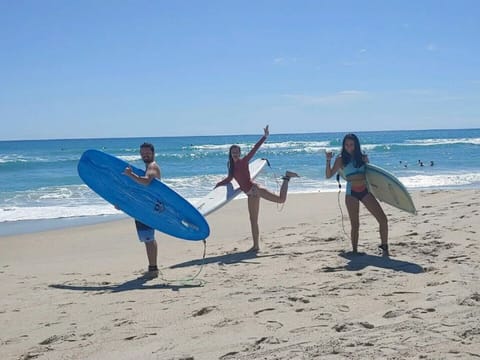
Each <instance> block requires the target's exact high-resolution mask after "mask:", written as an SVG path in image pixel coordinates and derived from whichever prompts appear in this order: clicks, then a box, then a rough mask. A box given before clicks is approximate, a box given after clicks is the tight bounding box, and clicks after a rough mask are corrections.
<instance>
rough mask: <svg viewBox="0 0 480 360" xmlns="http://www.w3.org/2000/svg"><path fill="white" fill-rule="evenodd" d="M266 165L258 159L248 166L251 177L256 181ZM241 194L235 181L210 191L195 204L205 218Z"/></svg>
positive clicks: (265, 161)
mask: <svg viewBox="0 0 480 360" xmlns="http://www.w3.org/2000/svg"><path fill="white" fill-rule="evenodd" d="M266 164H267V160H265V159H256V160H254V161H252V162H251V163H250V164H249V165H248V168H249V170H250V176H251V177H252V179H255V178H256V177H257V175H258V174H259V173H260V172H261V171H262V169H263V168H264V167H265V165H266ZM241 192H242V190H240V186H239V185H238V183H237V182H236V181H235V179H234V180H232V181H231V182H230V183H228V184H227V185H223V186H219V187H217V188H216V189H213V190H212V191H210V192H209V193H208V194H207V195H205V197H203V198H202V199H201V200H200V201H199V202H198V203H196V204H195V207H196V208H197V210H198V211H199V212H200V214H202V215H203V216H207V215H209V214H211V213H212V212H214V211H215V210H218V209H220V208H221V207H222V206H224V205H225V204H227V203H228V202H229V201H231V200H233V199H234V198H235V197H236V196H238V195H239V194H240V193H241Z"/></svg>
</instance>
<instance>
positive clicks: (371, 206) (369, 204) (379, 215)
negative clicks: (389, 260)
mask: <svg viewBox="0 0 480 360" xmlns="http://www.w3.org/2000/svg"><path fill="white" fill-rule="evenodd" d="M362 202H363V204H364V205H365V207H366V208H367V209H368V211H370V213H371V214H372V215H373V216H374V217H375V219H377V221H378V224H379V225H380V230H379V231H380V239H381V241H382V247H381V248H382V251H383V255H384V256H388V219H387V216H386V215H385V212H384V211H383V209H382V207H381V206H380V204H379V203H378V201H377V199H375V197H374V196H373V195H372V194H367V195H365V197H364V198H363V199H362Z"/></svg>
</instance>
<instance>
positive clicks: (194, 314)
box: [192, 306, 217, 317]
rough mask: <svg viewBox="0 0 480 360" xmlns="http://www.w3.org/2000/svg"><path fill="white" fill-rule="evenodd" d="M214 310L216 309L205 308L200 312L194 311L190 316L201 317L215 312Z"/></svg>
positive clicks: (211, 307) (212, 307) (213, 307)
mask: <svg viewBox="0 0 480 360" xmlns="http://www.w3.org/2000/svg"><path fill="white" fill-rule="evenodd" d="M216 309H217V307H216V306H205V307H203V308H201V309H200V310H197V311H195V312H194V313H193V314H192V316H193V317H196V316H202V315H205V314H208V313H209V312H212V311H213V310H216Z"/></svg>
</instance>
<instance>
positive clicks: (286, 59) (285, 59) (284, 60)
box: [273, 57, 297, 65]
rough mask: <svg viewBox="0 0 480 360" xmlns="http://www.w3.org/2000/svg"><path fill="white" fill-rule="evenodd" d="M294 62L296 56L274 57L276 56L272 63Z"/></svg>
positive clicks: (284, 63)
mask: <svg viewBox="0 0 480 360" xmlns="http://www.w3.org/2000/svg"><path fill="white" fill-rule="evenodd" d="M296 62H297V58H296V57H290V58H286V57H276V58H274V59H273V63H274V64H275V65H286V64H292V63H296Z"/></svg>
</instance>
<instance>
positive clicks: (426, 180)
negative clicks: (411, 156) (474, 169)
mask: <svg viewBox="0 0 480 360" xmlns="http://www.w3.org/2000/svg"><path fill="white" fill-rule="evenodd" d="M399 180H400V181H401V182H402V183H403V184H404V185H405V186H406V187H407V188H410V189H414V188H432V187H455V186H474V185H475V184H480V173H465V174H438V175H414V176H406V177H400V178H399Z"/></svg>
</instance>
